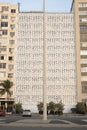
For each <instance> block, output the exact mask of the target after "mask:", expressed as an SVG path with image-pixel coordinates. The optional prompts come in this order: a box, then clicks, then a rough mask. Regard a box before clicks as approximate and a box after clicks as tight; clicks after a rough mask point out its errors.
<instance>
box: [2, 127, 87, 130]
mask: <svg viewBox="0 0 87 130" xmlns="http://www.w3.org/2000/svg"><path fill="white" fill-rule="evenodd" d="M0 129H1V130H44V129H45V130H75V129H76V130H87V128H84V127H82V128H80V127H79V128H77V127H74V128H68V127H67V128H60V127H59V128H58V127H57V128H51V127H47V128H41V127H36V128H32V127H0Z"/></svg>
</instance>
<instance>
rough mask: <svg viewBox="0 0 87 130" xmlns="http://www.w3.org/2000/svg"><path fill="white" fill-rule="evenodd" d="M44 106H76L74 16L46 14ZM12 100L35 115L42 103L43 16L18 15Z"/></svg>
mask: <svg viewBox="0 0 87 130" xmlns="http://www.w3.org/2000/svg"><path fill="white" fill-rule="evenodd" d="M45 26H46V83H47V86H46V89H47V90H46V91H47V103H48V102H50V101H53V102H55V103H57V102H59V101H62V102H63V104H64V107H65V109H64V112H69V111H70V109H71V108H72V107H74V106H75V105H76V103H77V88H76V59H75V55H76V46H75V30H74V14H70V13H67V14H65V13H61V14H58V13H46V23H45ZM15 86H16V89H15V101H16V102H21V103H22V105H23V108H24V109H31V111H32V112H37V104H38V103H39V102H42V101H43V13H41V12H30V13H19V16H18V35H17V51H16V82H15Z"/></svg>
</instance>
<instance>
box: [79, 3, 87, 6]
mask: <svg viewBox="0 0 87 130" xmlns="http://www.w3.org/2000/svg"><path fill="white" fill-rule="evenodd" d="M79 7H87V3H79Z"/></svg>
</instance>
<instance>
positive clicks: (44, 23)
mask: <svg viewBox="0 0 87 130" xmlns="http://www.w3.org/2000/svg"><path fill="white" fill-rule="evenodd" d="M45 17H46V14H45V0H43V120H47V101H46V98H47V97H46V21H45V20H46V18H45Z"/></svg>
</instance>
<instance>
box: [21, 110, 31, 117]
mask: <svg viewBox="0 0 87 130" xmlns="http://www.w3.org/2000/svg"><path fill="white" fill-rule="evenodd" d="M22 116H30V117H31V111H30V110H23V113H22Z"/></svg>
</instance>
